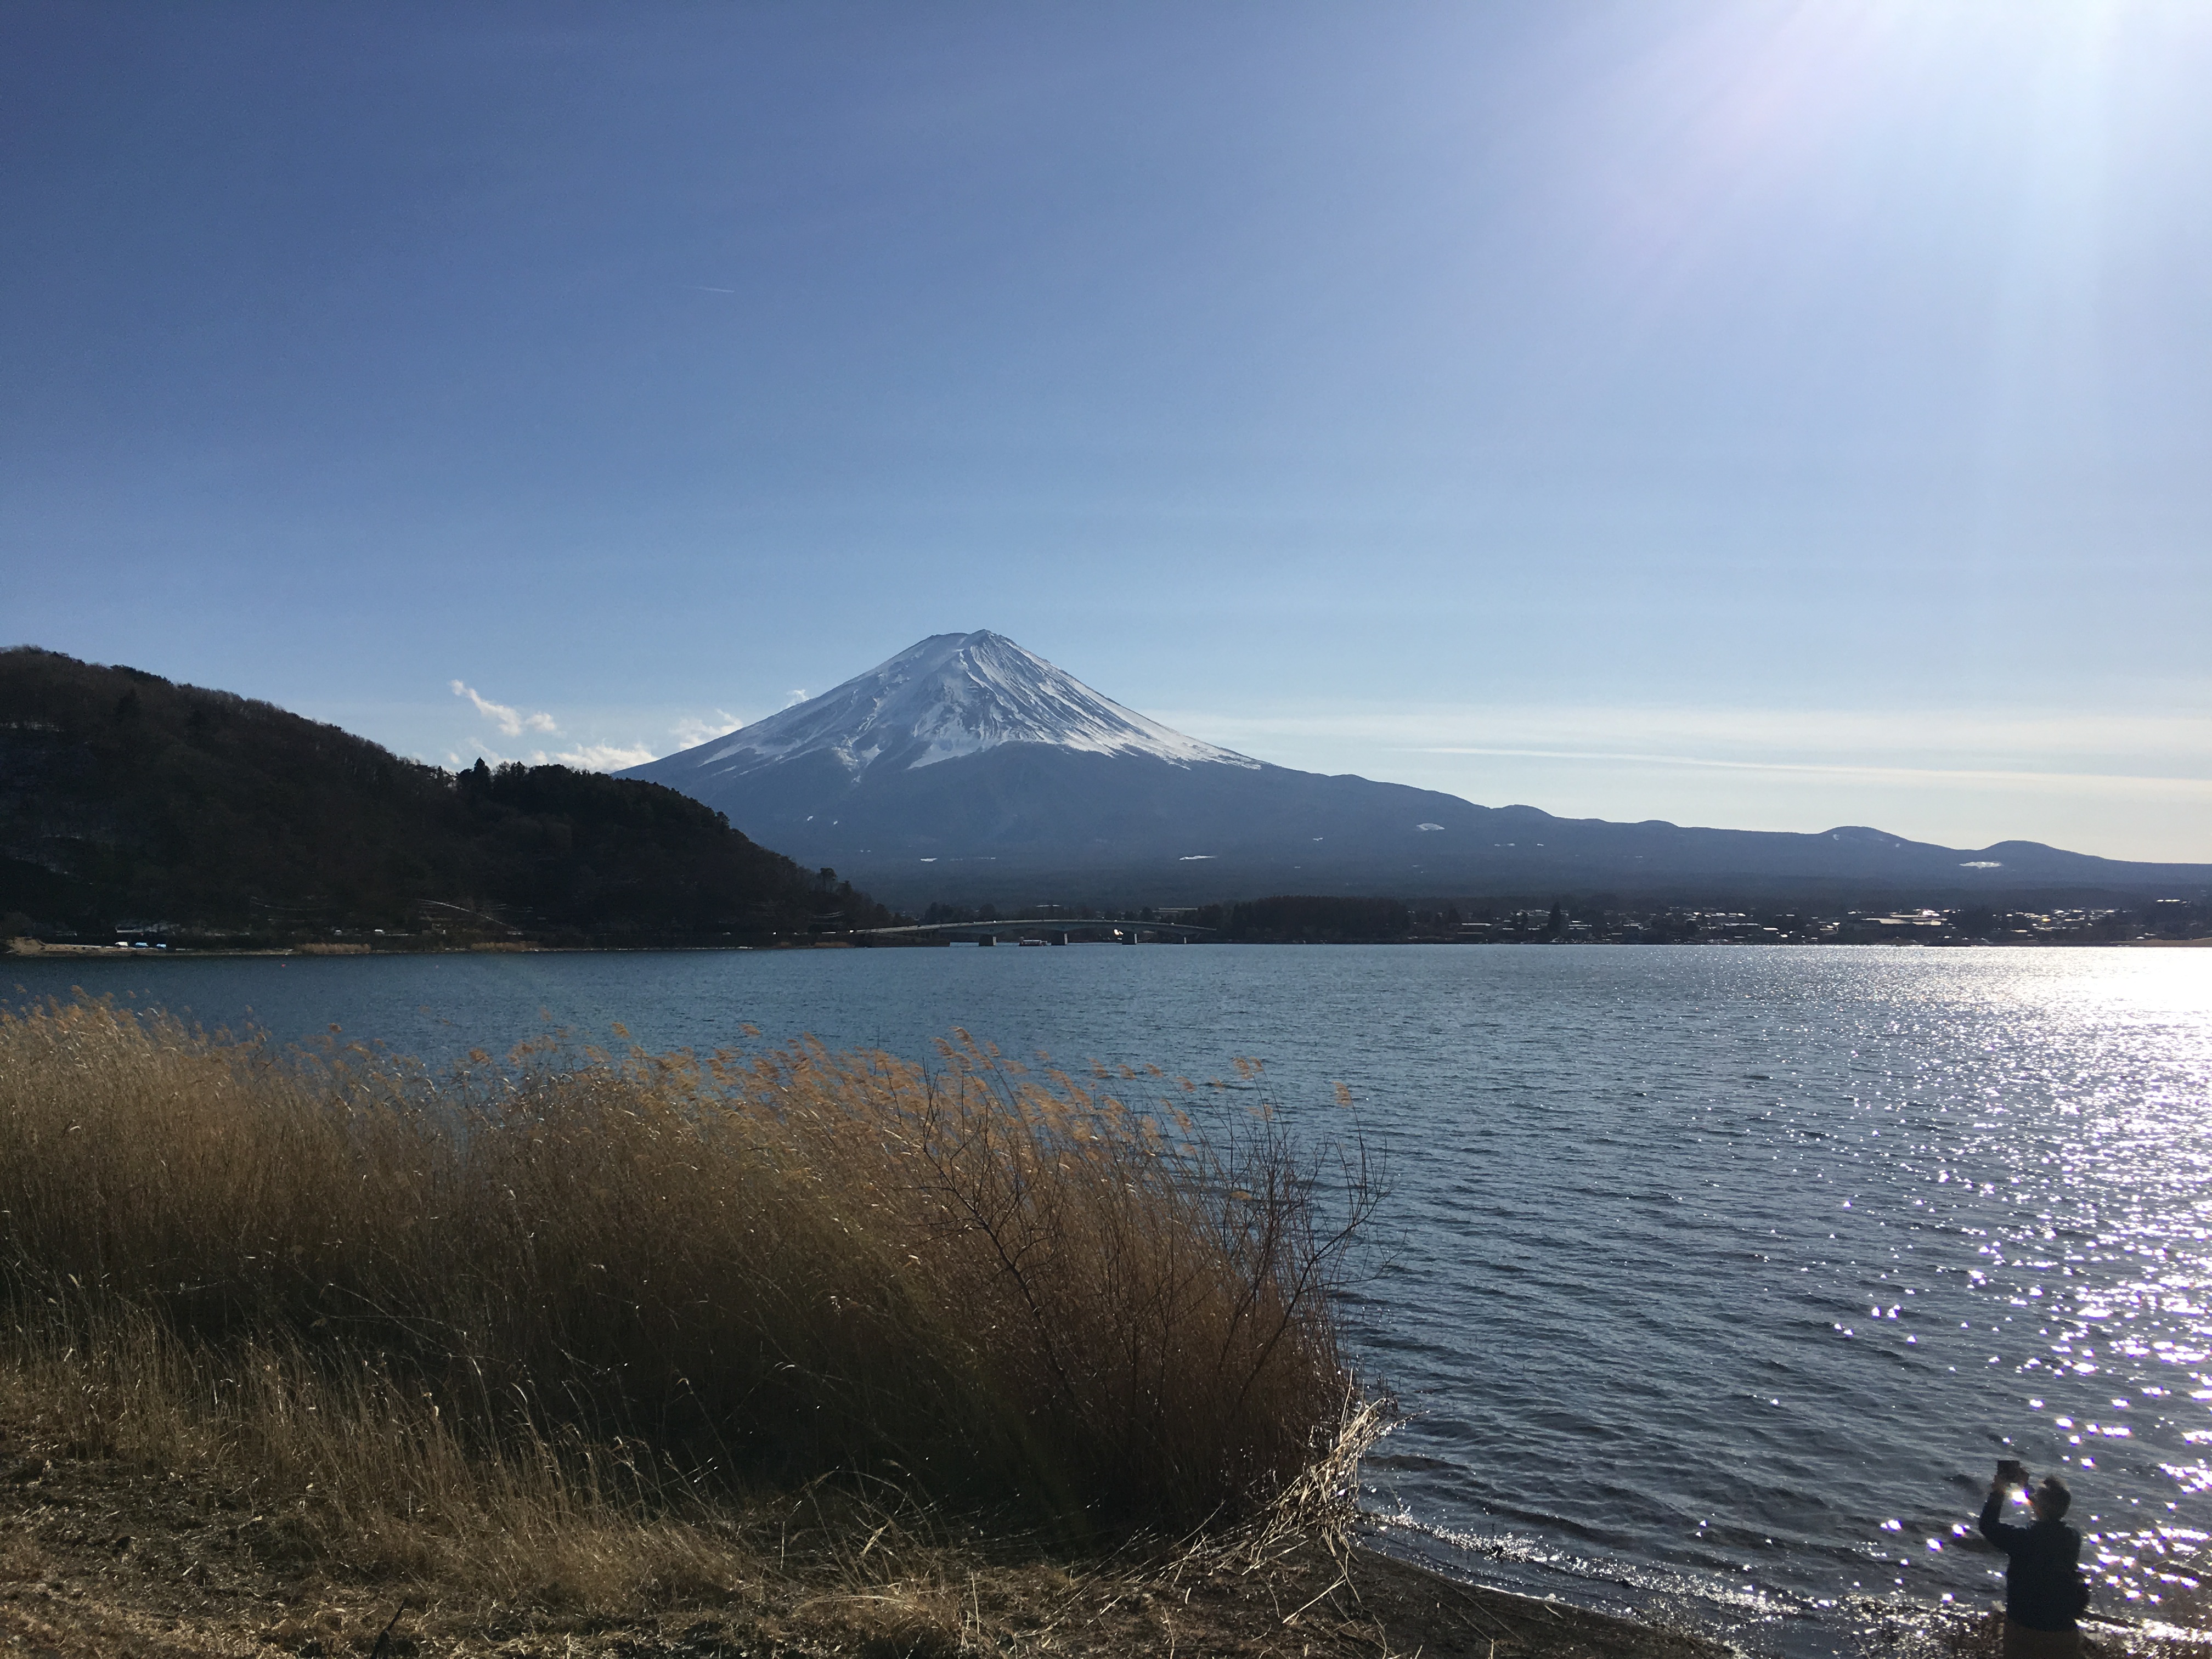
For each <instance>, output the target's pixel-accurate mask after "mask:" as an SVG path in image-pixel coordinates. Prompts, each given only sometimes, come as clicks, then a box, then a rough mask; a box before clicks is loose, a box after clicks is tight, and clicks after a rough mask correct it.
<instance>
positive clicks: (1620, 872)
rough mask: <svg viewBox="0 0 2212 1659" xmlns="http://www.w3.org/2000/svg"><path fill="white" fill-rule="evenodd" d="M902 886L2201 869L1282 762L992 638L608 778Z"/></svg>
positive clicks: (1681, 892) (1307, 885) (1977, 888)
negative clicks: (1800, 828) (1559, 803)
mask: <svg viewBox="0 0 2212 1659" xmlns="http://www.w3.org/2000/svg"><path fill="white" fill-rule="evenodd" d="M623 775H624V776H626V777H635V778H644V779H651V780H653V781H657V782H660V783H665V784H667V785H669V786H670V787H673V788H677V789H681V790H683V791H684V793H687V794H690V795H693V796H695V797H696V798H697V799H701V800H702V801H705V802H707V803H708V804H709V805H714V806H716V807H719V808H720V809H721V810H722V811H725V812H726V813H727V814H728V815H729V817H730V818H731V821H732V823H737V824H738V825H739V826H740V827H741V828H742V829H744V831H745V832H746V833H747V834H748V835H750V836H754V837H755V838H756V839H757V840H759V841H760V842H763V844H765V845H769V846H773V847H778V848H783V849H784V850H786V851H787V852H789V853H791V854H793V856H794V857H795V858H797V859H799V861H800V862H802V863H805V864H828V865H834V866H836V867H837V868H838V869H839V870H841V871H843V872H846V873H848V875H851V876H853V877H854V878H855V879H857V880H860V881H862V882H864V883H865V884H867V885H868V886H869V887H870V888H871V889H872V890H875V891H877V892H879V893H881V894H883V895H884V896H885V897H886V898H888V899H890V901H891V902H896V903H902V904H906V903H915V902H922V901H925V900H927V899H932V898H945V899H952V900H976V899H984V898H990V899H994V900H996V899H1000V898H1006V899H1023V898H1036V897H1064V898H1077V897H1092V896H1095V897H1099V898H1106V899H1113V900H1118V901H1122V902H1154V903H1157V902H1176V901H1180V900H1191V899H1197V898H1219V897H1232V896H1254V895H1257V894H1260V893H1263V892H1282V891H1297V892H1316V893H1328V892H1389V893H1397V894H1401V895H1406V896H1419V895H1422V894H1436V895H1441V894H1461V895H1472V894H1492V895H1508V894H1521V893H1526V894H1540V893H1548V892H1552V891H1554V890H1568V891H1582V892H1592V891H1598V890H1614V891H1618V892H1622V893H1636V894H1642V895H1648V896H1660V897H1669V898H1672V897H1682V898H1697V897H1702V896H1712V895H1719V894H1723V893H1733V894H1736V895H1740V896H1746V897H1748V896H1756V895H1760V894H1788V895H1790V896H1796V897H1802V898H1805V899H1808V900H1810V899H1814V898H1822V897H1826V898H1831V899H1837V900H1844V899H1859V898H1863V899H1865V900H1867V901H1868V902H1887V901H1889V900H1893V899H1894V898H1895V897H1897V896H1905V895H1919V896H1923V897H1924V898H1925V899H1927V900H1929V901H1933V900H1936V899H1937V898H1942V897H1949V896H1972V897H1976V898H1993V897H1996V896H2016V895H2023V894H2028V893H2045V894H2048V893H2057V892H2080V893H2084V894H2088V893H2095V892H2103V891H2111V892H2116V893H2121V892H2124V893H2139V892H2147V891H2159V892H2169V891H2170V892H2174V893H2178V894H2193V893H2196V892H2197V891H2201V890H2203V889H2204V888H2205V887H2206V885H2207V884H2212V866H2203V865H2139V864H2126V863H2121V862H2118V861H2116V860H2107V859H2097V858H2091V857H2087V856H2086V855H2084V854H2076V853H2066V852H2061V851H2058V850H2057V849H2056V848H2049V847H2044V846H2041V845H2039V843H2035V842H2006V843H2003V844H2002V845H2000V846H1998V847H1994V848H1982V849H1979V850H1966V849H1960V848H1944V847H1936V846H1932V845H1929V844H1928V843H1925V842H1910V841H1906V840H1905V839H1903V838H1902V837H1899V836H1893V835H1888V834H1887V833H1885V832H1883V831H1881V830H1879V829H1863V828H1843V829H1830V830H1826V831H1822V832H1820V833H1819V834H1816V835H1784V834H1777V833H1769V832H1763V831H1745V830H1732V829H1684V828H1680V827H1679V826H1677V825H1674V824H1672V823H1659V822H1656V821H1655V822H1649V823H1607V822H1606V821H1604V820H1601V819H1596V818H1581V819H1571V818H1558V817H1553V816H1552V815H1551V814H1549V813H1547V812H1542V811H1538V810H1537V809H1535V808H1534V807H1530V806H1506V807H1486V806H1478V805H1474V804H1473V803H1472V802H1469V801H1466V800H1462V799H1460V798H1459V797H1458V796H1456V795H1448V794H1443V793H1439V792H1437V791H1435V790H1428V789H1416V788H1413V787H1408V786H1407V785H1404V784H1394V783H1377V782H1374V781H1370V780H1369V779H1366V778H1361V777H1354V776H1348V775H1347V776H1336V777H1328V776H1322V775H1320V774H1317V773H1312V772H1300V771H1296V770H1293V769H1290V768H1287V767H1280V766H1271V765H1267V764H1265V763H1261V762H1258V761H1255V760H1252V759H1250V758H1249V757H1246V756H1243V755H1239V754H1236V753H1235V752H1233V751H1231V750H1226V749H1221V748H1218V747H1216V746H1214V745H1212V744H1206V743H1202V742H1200V741H1199V740H1198V739H1196V738H1188V737H1185V736H1184V735H1182V733H1180V732H1173V731H1170V729H1169V728H1167V727H1165V726H1161V725H1159V724H1158V722H1156V721H1153V720H1146V718H1145V717H1144V716H1142V715H1140V714H1134V713H1133V712H1132V711H1130V710H1128V709H1127V708H1122V707H1121V705H1120V704H1118V703H1116V702H1113V701H1112V700H1111V699H1109V698H1107V697H1105V696H1101V695H1100V694H1099V693H1097V692H1096V691H1094V690H1091V688H1090V687H1088V686H1086V685H1084V684H1082V683H1081V682H1080V681H1079V680H1077V679H1075V678H1073V676H1071V675H1069V674H1067V673H1066V672H1064V671H1062V670H1060V669H1059V668H1056V667H1054V665H1052V664H1051V663H1048V662H1047V661H1046V660H1045V659H1043V658H1042V657H1039V656H1037V655H1036V654H1035V653H1032V652H1029V651H1025V650H1024V649H1023V648H1022V647H1019V646H1018V645H1016V644H1015V643H1014V642H1013V641H1011V640H1008V639H1006V638H1004V637H1002V636H1001V635H996V634H993V633H989V632H980V633H975V634H967V635H956V634H940V635H935V636H933V637H932V638H930V639H927V640H924V641H921V642H920V643H919V644H917V645H915V646H914V647H911V648H910V649H908V650H907V651H903V652H901V653H899V654H898V655H897V656H896V657H893V658H891V659H890V660H889V661H888V662H885V663H883V664H880V665H878V666H877V667H875V668H873V669H871V670H870V671H868V672H867V673H866V674H863V675H860V677H858V678H855V679H853V680H849V681H848V682H847V683H846V684H843V685H841V686H839V687H837V688H836V690H833V691H830V692H828V693H826V694H824V695H823V696H819V697H816V698H814V699H812V700H811V701H810V702H803V703H800V704H799V706H798V707H796V708H789V709H787V710H785V711H784V712H783V713H781V714H777V715H775V716H774V717H773V718H771V719H769V720H763V721H761V722H760V723H759V724H757V725H756V726H747V727H744V728H743V729H741V730H739V731H738V732H732V733H730V734H728V735H727V736H726V737H722V738H716V739H714V741H713V742H710V743H707V744H700V745H699V746H697V747H696V748H693V749H690V750H684V751H683V752H681V753H678V754H675V755H671V756H669V757H665V759H661V760H657V761H653V762H650V763H647V764H646V765H644V766H641V767H637V768H635V769H632V770H631V771H629V772H628V773H625V774H623Z"/></svg>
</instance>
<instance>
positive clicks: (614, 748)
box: [531, 743, 653, 772]
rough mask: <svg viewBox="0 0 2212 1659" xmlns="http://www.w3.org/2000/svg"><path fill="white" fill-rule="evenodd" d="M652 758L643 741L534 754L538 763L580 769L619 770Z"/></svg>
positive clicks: (581, 745) (580, 745) (591, 770)
mask: <svg viewBox="0 0 2212 1659" xmlns="http://www.w3.org/2000/svg"><path fill="white" fill-rule="evenodd" d="M652 758H653V750H650V749H647V747H646V746H645V745H644V744H618V743H585V744H577V746H576V747H575V748H574V749H564V750H561V751H560V752H559V753H557V754H552V755H549V754H547V753H546V752H545V751H544V750H542V749H541V750H538V753H537V754H535V755H533V756H532V757H531V763H532V765H535V766H544V765H548V764H551V765H555V766H573V767H574V768H575V769H577V770H578V771H579V772H619V771H621V770H622V769H623V768H624V767H625V766H642V765H644V764H645V763H646V762H647V761H649V760H651V759H652Z"/></svg>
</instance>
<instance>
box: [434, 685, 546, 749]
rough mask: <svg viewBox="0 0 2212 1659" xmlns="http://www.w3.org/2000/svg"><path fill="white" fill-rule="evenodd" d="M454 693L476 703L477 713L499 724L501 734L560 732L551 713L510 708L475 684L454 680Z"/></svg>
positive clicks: (514, 736) (513, 735)
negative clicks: (485, 693)
mask: <svg viewBox="0 0 2212 1659" xmlns="http://www.w3.org/2000/svg"><path fill="white" fill-rule="evenodd" d="M453 695H454V696H457V697H466V698H467V699H468V700H469V701H470V702H472V703H474V704H475V705H476V706H477V714H482V715H483V717H484V718H485V719H486V720H489V721H491V723H492V724H493V725H495V726H498V727H499V730H500V735H501V736H502V737H508V738H519V737H520V736H521V735H522V734H523V733H524V732H552V733H553V734H555V735H556V736H558V735H559V733H560V731H561V728H560V727H559V726H556V725H555V724H554V723H553V717H552V716H551V715H550V714H524V713H523V712H522V710H520V708H509V707H508V706H507V704H506V703H503V702H493V701H492V700H491V699H490V698H489V697H487V696H484V695H483V693H482V692H480V691H478V690H477V689H476V688H475V687H474V686H471V685H465V684H462V683H461V682H460V681H459V680H455V681H453Z"/></svg>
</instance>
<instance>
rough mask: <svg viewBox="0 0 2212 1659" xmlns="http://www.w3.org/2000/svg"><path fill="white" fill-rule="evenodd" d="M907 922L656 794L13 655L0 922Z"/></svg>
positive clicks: (319, 928)
mask: <svg viewBox="0 0 2212 1659" xmlns="http://www.w3.org/2000/svg"><path fill="white" fill-rule="evenodd" d="M895 920H896V918H895V917H893V916H892V915H891V913H890V911H889V910H887V909H886V908H884V907H883V906H882V905H879V904H877V903H875V902H873V901H872V900H871V899H870V898H869V897H868V896H866V894H864V893H860V892H856V891H855V890H854V889H853V887H852V885H851V884H850V883H848V882H841V881H839V880H838V879H837V877H836V872H834V871H829V870H822V871H811V872H810V871H807V870H803V869H801V868H800V867H799V866H798V865H797V864H795V863H793V861H792V860H790V859H788V858H786V857H784V856H783V855H782V854H780V853H774V852H770V851H769V850H768V849H767V848H763V847H760V846H758V845H757V844H756V843H754V842H751V841H750V840H749V839H747V838H746V837H745V836H744V835H742V834H740V833H739V832H738V830H736V829H732V827H731V825H730V823H729V821H728V820H727V819H726V818H725V817H723V816H722V814H720V812H717V811H714V810H713V809H712V808H709V807H707V806H703V805H701V804H700V803H698V802H697V801H695V800H693V799H690V797H689V796H687V795H683V794H680V793H678V792H677V791H675V790H672V789H668V788H665V787H662V786H660V785H659V784H651V783H641V782H635V781H629V780H624V779H617V778H611V777H608V776H605V775H602V774H599V773H594V772H581V771H577V770H575V769H572V768H568V767H565V766H525V765H521V764H517V763H510V764H507V765H503V766H500V767H497V768H493V767H490V766H488V765H486V764H485V763H483V761H478V762H477V764H476V765H475V766H474V767H473V768H470V769H465V770H462V771H460V772H459V773H454V772H448V771H446V770H444V769H441V768H439V767H435V766H431V765H427V764H425V763H422V762H419V761H413V760H408V759H404V758H403V757H399V756H398V755H395V754H393V753H392V751H390V750H386V749H385V748H382V747H381V746H380V745H378V744H374V743H371V742H369V741H368V739H367V738H359V737H356V736H354V735H353V734H352V733H350V732H344V731H341V730H340V729H339V728H337V726H327V725H324V724H322V723H320V722H318V721H314V720H307V719H304V718H302V717H301V716H300V715H297V714H291V713H289V712H287V711H286V710H284V709H282V708H276V707H275V706H274V705H272V704H270V703H266V702H254V701H252V700H250V699H247V698H245V697H240V696H234V695H232V694H230V693H228V692H224V691H213V690H204V689H202V688H199V687H196V686H189V685H179V684H173V683H171V682H170V681H168V680H166V679H162V678H160V677H159V676H156V675H153V674H149V673H145V672H143V671H140V670H137V669H132V668H123V667H103V666H100V665H94V664H90V663H84V662H80V661H78V660H76V659H74V658H71V657H67V656H64V655H61V654H60V653H56V652H51V651H44V650H40V649H37V648H35V647H15V648H12V649H8V650H4V651H0V932H4V933H32V934H35V935H38V936H40V937H46V938H50V939H64V938H68V937H70V936H76V937H79V938H86V937H91V938H100V937H105V936H108V935H110V934H112V932H114V931H115V930H117V929H118V928H120V929H125V930H129V931H133V932H149V933H150V932H155V931H166V932H167V933H168V934H170V935H171V936H173V937H174V938H177V939H182V940H186V941H191V940H201V941H213V940H216V939H228V940H229V941H232V942H243V941H257V942H262V941H296V940H303V939H329V938H331V937H332V936H334V935H338V936H343V935H349V934H351V935H360V936H362V937H365V938H368V939H374V937H375V935H376V933H378V931H379V930H381V932H382V933H383V935H384V937H385V939H386V941H387V942H389V941H392V940H394V939H401V938H403V937H404V938H405V939H412V940H414V941H416V942H417V943H435V942H438V941H440V940H441V939H442V940H444V941H447V942H452V943H462V942H471V941H477V940H482V939H501V938H507V939H512V938H516V937H526V938H533V939H544V940H548V941H551V942H577V943H581V942H590V941H603V942H608V943H629V944H649V943H678V942H708V941H720V940H725V939H729V940H736V939H763V938H769V937H775V936H784V937H790V936H803V935H805V934H807V933H819V932H825V931H828V932H834V931H842V930H845V929H848V928H852V927H881V926H884V925H886V924H888V923H890V922H891V921H895Z"/></svg>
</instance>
